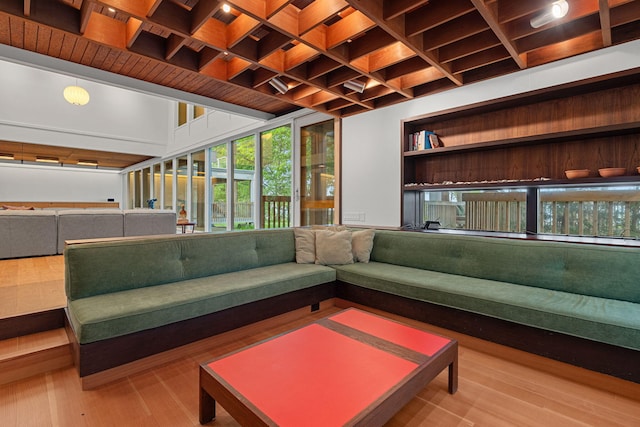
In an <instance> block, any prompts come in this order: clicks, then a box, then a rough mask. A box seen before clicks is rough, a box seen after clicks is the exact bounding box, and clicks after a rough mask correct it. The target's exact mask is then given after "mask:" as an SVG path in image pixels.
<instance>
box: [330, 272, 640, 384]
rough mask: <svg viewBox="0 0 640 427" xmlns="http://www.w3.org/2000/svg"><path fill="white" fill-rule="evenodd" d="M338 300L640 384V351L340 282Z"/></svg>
mask: <svg viewBox="0 0 640 427" xmlns="http://www.w3.org/2000/svg"><path fill="white" fill-rule="evenodd" d="M336 292H337V293H336V297H337V298H340V299H344V300H348V301H351V302H355V303H358V304H363V305H366V306H368V307H372V308H376V309H379V310H384V311H386V312H389V313H394V314H398V315H400V316H404V317H409V318H411V319H415V320H418V321H420V322H425V323H430V324H433V325H436V326H439V327H442V328H446V329H450V330H453V331H457V332H461V333H463V334H466V335H470V336H472V337H477V338H481V339H484V340H488V341H492V342H494V343H497V344H502V345H506V346H509V347H513V348H516V349H519V350H524V351H526V352H529V353H533V354H537V355H539V356H544V357H547V358H550V359H553V360H558V361H560V362H565V363H569V364H572V365H575V366H579V367H582V368H586V369H590V370H592V371H596V372H600V373H603V374H607V375H611V376H614V377H617V378H621V379H624V380H627V381H633V382H636V383H640V364H638V363H637V361H638V360H640V351H637V350H631V349H628V348H624V347H618V346H614V345H610V344H605V343H601V342H597V341H592V340H587V339H584V338H578V337H574V336H570V335H566V334H561V333H557V332H551V331H547V330H543V329H538V328H534V327H531V326H525V325H520V324H517V323H513V322H508V321H506V320H501V319H496V318H493V317H489V316H484V315H481V314H476V313H471V312H468V311H464V310H459V309H455V308H451V307H445V306H442V305H438V304H432V303H428V302H424V301H418V300H413V299H409V298H405V297H401V296H398V295H392V294H388V293H385V292H381V291H376V290H373V289H367V288H363V287H360V286H357V285H352V284H350V283H344V282H340V281H338V282H337V286H336Z"/></svg>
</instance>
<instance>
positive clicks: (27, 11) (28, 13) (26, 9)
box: [22, 0, 31, 16]
mask: <svg viewBox="0 0 640 427" xmlns="http://www.w3.org/2000/svg"><path fill="white" fill-rule="evenodd" d="M22 6H23V7H22V10H23V11H24V12H23V13H24V16H31V0H24V3H23V5H22Z"/></svg>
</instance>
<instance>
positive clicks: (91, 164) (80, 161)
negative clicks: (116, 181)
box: [78, 160, 98, 166]
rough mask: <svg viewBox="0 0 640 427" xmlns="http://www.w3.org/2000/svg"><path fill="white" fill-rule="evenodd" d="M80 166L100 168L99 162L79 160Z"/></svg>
mask: <svg viewBox="0 0 640 427" xmlns="http://www.w3.org/2000/svg"><path fill="white" fill-rule="evenodd" d="M78 164H79V165H80V166H98V161H97V160H78Z"/></svg>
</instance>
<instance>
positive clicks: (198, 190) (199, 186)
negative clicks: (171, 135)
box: [190, 150, 205, 231]
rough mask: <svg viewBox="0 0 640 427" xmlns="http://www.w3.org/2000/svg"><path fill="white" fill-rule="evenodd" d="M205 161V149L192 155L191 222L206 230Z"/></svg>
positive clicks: (199, 228) (201, 229) (196, 227)
mask: <svg viewBox="0 0 640 427" xmlns="http://www.w3.org/2000/svg"><path fill="white" fill-rule="evenodd" d="M204 195H205V162H204V150H202V151H198V152H196V153H193V154H192V155H191V215H190V218H191V222H194V223H195V226H194V227H195V229H197V230H200V231H204V223H205V218H204V205H205V204H204Z"/></svg>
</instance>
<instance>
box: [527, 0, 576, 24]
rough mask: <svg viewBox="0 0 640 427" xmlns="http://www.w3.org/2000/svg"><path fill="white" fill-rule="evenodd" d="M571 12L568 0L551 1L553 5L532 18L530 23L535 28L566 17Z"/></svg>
mask: <svg viewBox="0 0 640 427" xmlns="http://www.w3.org/2000/svg"><path fill="white" fill-rule="evenodd" d="M567 12H569V3H567V0H558V1H554V2H553V3H551V7H550V8H549V9H547V10H546V11H545V12H543V13H541V14H540V15H538V16H535V17H533V18H531V21H529V22H530V24H531V26H532V27H533V28H540V27H542V26H543V25H547V24H548V23H550V22H552V21H553V20H554V19H560V18H564V17H565V16H566V15H567Z"/></svg>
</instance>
